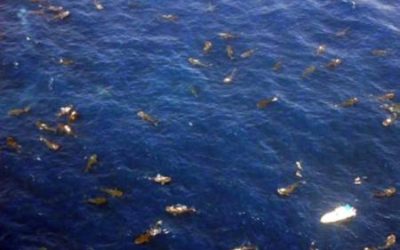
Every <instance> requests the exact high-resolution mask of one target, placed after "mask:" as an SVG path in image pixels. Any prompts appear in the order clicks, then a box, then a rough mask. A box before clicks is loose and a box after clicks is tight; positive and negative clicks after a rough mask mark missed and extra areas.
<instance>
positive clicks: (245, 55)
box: [240, 49, 254, 59]
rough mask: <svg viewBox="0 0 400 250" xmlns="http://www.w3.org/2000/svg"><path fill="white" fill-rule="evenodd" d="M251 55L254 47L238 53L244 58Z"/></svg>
mask: <svg viewBox="0 0 400 250" xmlns="http://www.w3.org/2000/svg"><path fill="white" fill-rule="evenodd" d="M253 55H254V49H249V50H246V51H245V52H243V53H242V54H240V57H241V58H244V59H245V58H250V57H252V56H253Z"/></svg>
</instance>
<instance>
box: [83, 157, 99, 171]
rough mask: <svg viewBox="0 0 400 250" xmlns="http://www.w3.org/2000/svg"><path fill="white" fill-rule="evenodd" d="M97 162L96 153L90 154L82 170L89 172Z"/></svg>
mask: <svg viewBox="0 0 400 250" xmlns="http://www.w3.org/2000/svg"><path fill="white" fill-rule="evenodd" d="M97 163H99V160H98V157H97V154H93V155H91V156H90V157H89V159H88V161H87V163H86V167H85V170H84V172H85V173H88V172H90V171H91V170H92V169H93V167H94V165H96V164H97Z"/></svg>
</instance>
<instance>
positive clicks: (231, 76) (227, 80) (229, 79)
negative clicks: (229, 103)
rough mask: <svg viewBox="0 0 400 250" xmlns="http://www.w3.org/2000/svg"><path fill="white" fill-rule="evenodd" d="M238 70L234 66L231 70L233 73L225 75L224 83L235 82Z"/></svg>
mask: <svg viewBox="0 0 400 250" xmlns="http://www.w3.org/2000/svg"><path fill="white" fill-rule="evenodd" d="M236 72H237V69H236V68H234V69H233V70H232V71H231V73H229V74H228V75H227V76H225V78H224V83H225V84H231V83H232V82H233V80H234V78H235V75H236Z"/></svg>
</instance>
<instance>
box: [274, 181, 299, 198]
mask: <svg viewBox="0 0 400 250" xmlns="http://www.w3.org/2000/svg"><path fill="white" fill-rule="evenodd" d="M300 184H301V182H296V183H293V184H290V185H289V186H287V187H281V188H278V189H277V190H276V192H277V193H278V195H280V196H283V197H289V196H290V195H291V194H292V193H293V192H294V191H296V189H297V188H298V187H299V186H300Z"/></svg>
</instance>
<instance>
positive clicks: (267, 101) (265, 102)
mask: <svg viewBox="0 0 400 250" xmlns="http://www.w3.org/2000/svg"><path fill="white" fill-rule="evenodd" d="M277 101H278V97H276V96H273V97H270V98H264V99H261V100H260V101H258V102H257V108H259V109H264V108H266V107H267V106H269V105H270V104H271V103H274V102H277Z"/></svg>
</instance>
